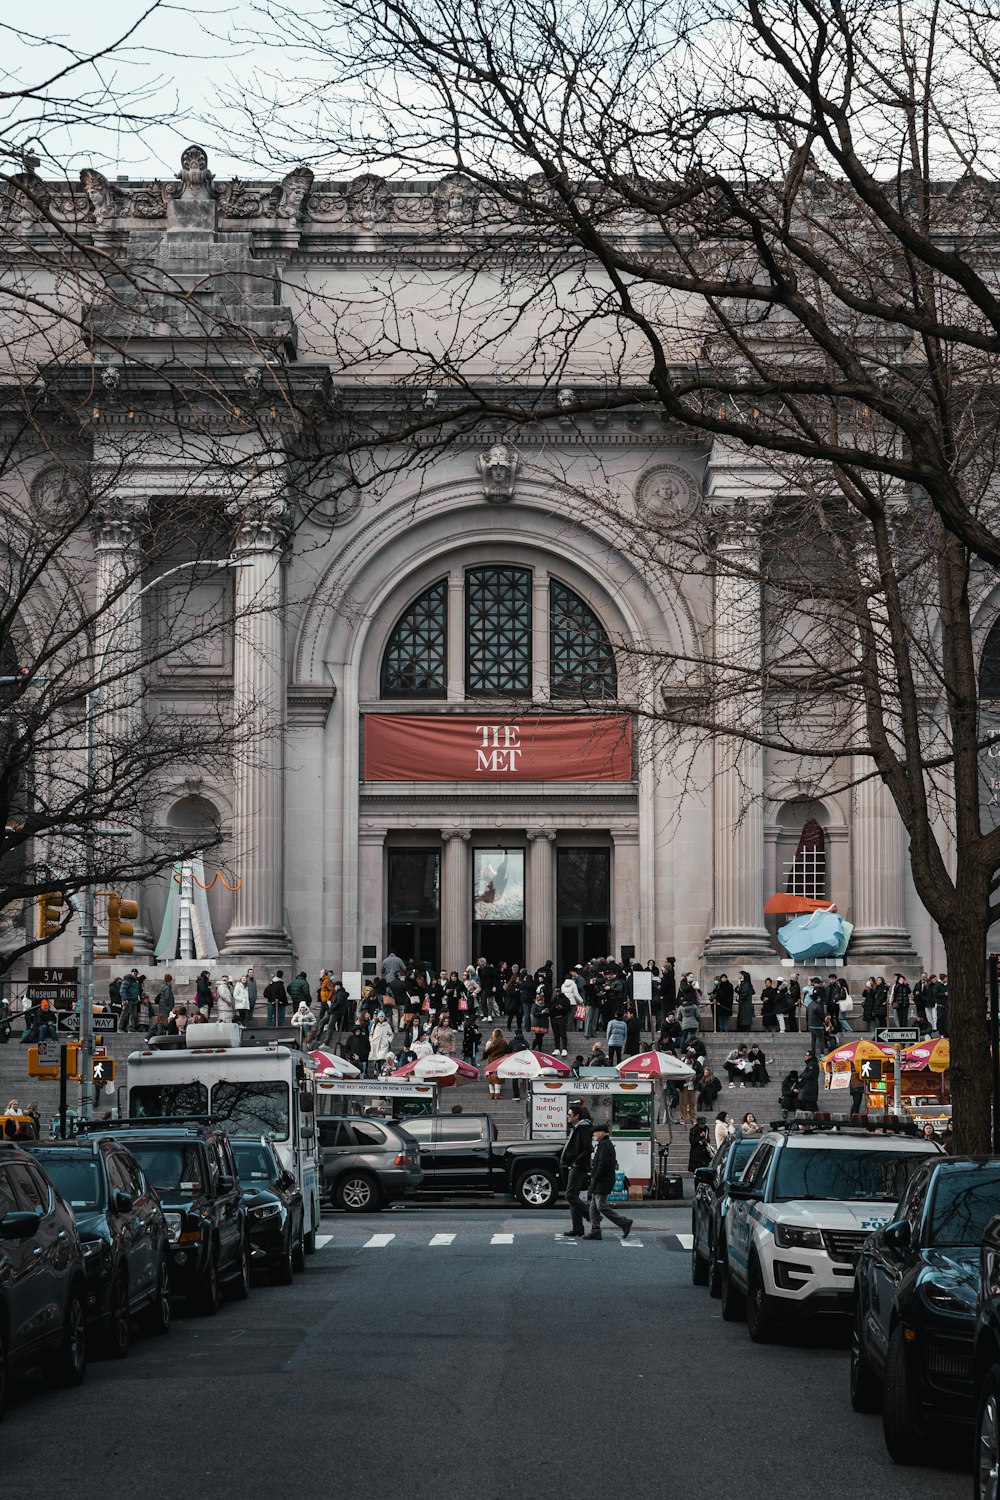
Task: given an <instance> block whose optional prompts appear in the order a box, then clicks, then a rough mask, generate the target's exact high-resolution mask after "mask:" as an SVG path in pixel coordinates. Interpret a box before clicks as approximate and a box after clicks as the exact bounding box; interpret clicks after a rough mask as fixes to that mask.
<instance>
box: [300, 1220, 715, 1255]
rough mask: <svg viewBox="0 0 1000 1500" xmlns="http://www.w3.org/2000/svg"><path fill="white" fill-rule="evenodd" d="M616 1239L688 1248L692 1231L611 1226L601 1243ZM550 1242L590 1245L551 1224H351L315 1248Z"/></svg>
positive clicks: (564, 1246)
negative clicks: (626, 1230)
mask: <svg viewBox="0 0 1000 1500" xmlns="http://www.w3.org/2000/svg"><path fill="white" fill-rule="evenodd" d="M605 1242H608V1243H615V1242H617V1243H618V1244H619V1245H620V1246H621V1248H622V1249H623V1250H646V1249H657V1250H671V1251H685V1250H690V1249H691V1244H692V1240H691V1236H690V1234H674V1233H669V1232H663V1231H659V1230H654V1231H652V1232H648V1231H647V1233H646V1235H645V1237H643V1235H642V1233H641V1232H640V1229H639V1227H638V1225H637V1226H636V1227H635V1228H634V1229H633V1230H632V1233H631V1234H630V1235H629V1237H628V1239H627V1240H623V1239H622V1237H621V1235H620V1234H619V1232H618V1230H617V1229H614V1228H608V1229H607V1230H605V1232H604V1236H603V1239H602V1241H601V1243H602V1244H603V1243H605ZM544 1245H551V1246H553V1247H554V1248H555V1249H557V1250H559V1251H562V1250H566V1251H567V1252H569V1253H570V1254H572V1252H573V1251H574V1250H578V1249H582V1248H585V1247H586V1246H587V1242H586V1241H585V1240H581V1239H563V1238H562V1236H561V1233H555V1232H553V1230H552V1229H551V1228H548V1227H546V1228H544V1229H536V1230H527V1231H518V1232H517V1233H515V1234H510V1233H507V1232H506V1231H502V1232H498V1233H495V1234H489V1233H487V1232H485V1231H483V1230H464V1231H461V1232H458V1231H456V1232H454V1233H444V1234H431V1235H428V1233H427V1230H426V1227H425V1228H423V1229H421V1230H418V1231H416V1232H412V1231H410V1232H407V1233H398V1234H396V1233H392V1234H389V1233H386V1234H367V1233H364V1232H362V1233H360V1234H359V1233H358V1232H357V1231H355V1230H353V1229H349V1228H345V1229H343V1230H340V1229H337V1230H335V1231H334V1232H333V1233H331V1234H318V1235H317V1236H316V1249H317V1250H318V1251H337V1250H392V1249H396V1250H401V1249H425V1250H479V1249H483V1248H486V1247H489V1248H490V1249H517V1248H518V1247H520V1248H522V1249H523V1248H524V1247H526V1246H527V1247H529V1248H531V1249H536V1248H538V1247H539V1246H544Z"/></svg>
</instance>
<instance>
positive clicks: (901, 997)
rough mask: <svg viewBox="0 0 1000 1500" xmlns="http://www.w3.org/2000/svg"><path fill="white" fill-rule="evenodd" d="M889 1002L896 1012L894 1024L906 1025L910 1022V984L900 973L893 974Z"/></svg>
mask: <svg viewBox="0 0 1000 1500" xmlns="http://www.w3.org/2000/svg"><path fill="white" fill-rule="evenodd" d="M889 1004H890V1005H891V1006H892V1008H893V1010H894V1011H895V1013H896V1025H897V1026H908V1025H909V1022H910V986H909V985H908V984H907V982H906V979H905V977H904V976H903V975H902V974H894V975H893V979H892V989H891V990H890V991H889Z"/></svg>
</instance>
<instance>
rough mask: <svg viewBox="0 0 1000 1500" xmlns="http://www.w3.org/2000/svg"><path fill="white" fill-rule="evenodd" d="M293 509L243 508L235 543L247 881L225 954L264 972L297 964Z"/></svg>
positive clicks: (237, 839) (237, 767) (238, 758)
mask: <svg viewBox="0 0 1000 1500" xmlns="http://www.w3.org/2000/svg"><path fill="white" fill-rule="evenodd" d="M287 510H288V507H287V504H286V503H285V501H283V500H280V499H268V500H263V501H258V502H253V503H251V504H250V505H247V506H244V505H241V506H240V507H239V510H238V515H239V521H240V525H239V531H238V533H237V537H236V543H235V546H236V551H237V552H238V554H239V556H240V558H241V560H242V561H243V563H244V564H245V565H244V566H243V567H241V568H238V569H237V570H236V627H235V653H234V662H233V718H234V733H233V743H234V763H233V782H234V787H235V798H234V803H235V816H234V820H233V845H234V851H235V853H234V858H235V865H236V874H237V876H238V877H239V879H240V881H241V882H242V883H241V885H240V889H239V891H238V892H237V893H236V897H235V900H234V903H233V925H232V926H231V927H230V929H229V932H228V934H227V936H226V944H225V948H224V950H223V953H224V956H225V957H226V958H231V959H236V958H239V959H240V960H241V961H253V960H254V959H258V958H259V959H263V960H264V964H265V967H266V966H271V967H273V966H275V965H276V964H278V963H279V962H280V961H281V960H285V961H286V962H290V959H291V943H290V940H289V937H288V933H287V931H286V929H285V883H284V854H283V838H282V822H283V818H282V811H283V782H284V774H283V773H284V737H283V729H282V726H283V724H284V721H285V653H284V627H285V622H284V602H285V580H284V551H285V542H286V537H287V528H286V524H285V523H286V515H287ZM285 978H286V979H287V978H288V974H287V973H286V975H285ZM265 982H266V981H265Z"/></svg>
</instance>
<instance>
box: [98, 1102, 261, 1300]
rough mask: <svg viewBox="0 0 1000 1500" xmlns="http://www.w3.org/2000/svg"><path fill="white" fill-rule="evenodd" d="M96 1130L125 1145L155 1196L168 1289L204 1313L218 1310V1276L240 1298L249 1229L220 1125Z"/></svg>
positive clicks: (146, 1124)
mask: <svg viewBox="0 0 1000 1500" xmlns="http://www.w3.org/2000/svg"><path fill="white" fill-rule="evenodd" d="M95 1133H96V1132H95ZM100 1133H101V1135H102V1136H103V1137H104V1138H106V1139H109V1140H116V1141H122V1142H124V1143H125V1144H126V1145H127V1146H128V1149H129V1150H130V1151H131V1153H132V1155H133V1156H134V1157H135V1159H136V1161H137V1162H138V1164H139V1168H140V1171H141V1172H142V1174H143V1176H144V1177H145V1178H146V1180H147V1182H149V1183H150V1184H151V1185H152V1187H153V1188H154V1189H155V1191H156V1194H157V1196H158V1197H159V1200H160V1203H161V1204H162V1206H163V1216H164V1218H165V1219H166V1221H167V1233H168V1235H169V1237H170V1241H169V1242H170V1285H171V1287H172V1289H173V1291H174V1292H178V1291H179V1292H182V1293H184V1294H186V1296H187V1297H188V1298H189V1299H190V1300H191V1301H192V1302H193V1304H194V1306H195V1307H196V1308H197V1309H198V1311H199V1312H201V1313H204V1314H205V1315H206V1316H211V1315H212V1314H213V1313H216V1312H218V1310H219V1307H220V1305H221V1302H222V1284H223V1283H224V1282H225V1283H227V1286H228V1289H229V1290H230V1291H231V1293H232V1295H233V1296H234V1297H236V1298H239V1299H242V1298H244V1297H248V1296H249V1295H250V1236H249V1234H248V1232H247V1214H246V1208H245V1207H244V1204H243V1194H242V1192H241V1191H240V1184H239V1178H238V1176H237V1172H236V1163H235V1162H234V1160H233V1152H232V1147H231V1145H230V1142H229V1137H228V1136H227V1135H226V1132H225V1131H224V1130H222V1129H221V1128H220V1127H219V1126H217V1125H214V1124H197V1123H193V1122H190V1121H188V1122H185V1121H170V1120H162V1121H158V1122H157V1123H155V1124H153V1123H151V1122H150V1121H149V1120H131V1121H123V1122H119V1124H118V1125H117V1126H113V1127H111V1128H110V1129H109V1128H108V1127H104V1128H103V1129H102V1130H101V1132H100Z"/></svg>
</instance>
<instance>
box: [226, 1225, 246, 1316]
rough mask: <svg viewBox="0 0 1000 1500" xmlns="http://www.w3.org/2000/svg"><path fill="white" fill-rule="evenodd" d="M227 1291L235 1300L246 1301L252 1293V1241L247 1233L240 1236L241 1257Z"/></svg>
mask: <svg viewBox="0 0 1000 1500" xmlns="http://www.w3.org/2000/svg"><path fill="white" fill-rule="evenodd" d="M226 1291H227V1292H228V1293H229V1296H230V1297H232V1299H233V1301H234V1302H245V1301H246V1300H247V1298H248V1297H249V1295H250V1241H249V1240H248V1239H247V1237H246V1235H245V1234H244V1235H241V1236H240V1258H239V1260H238V1261H237V1263H236V1273H235V1275H234V1276H232V1277H231V1279H230V1281H229V1284H228V1286H227V1287H226Z"/></svg>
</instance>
